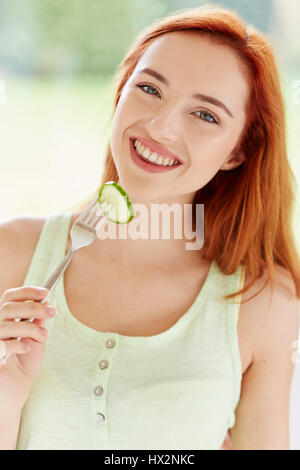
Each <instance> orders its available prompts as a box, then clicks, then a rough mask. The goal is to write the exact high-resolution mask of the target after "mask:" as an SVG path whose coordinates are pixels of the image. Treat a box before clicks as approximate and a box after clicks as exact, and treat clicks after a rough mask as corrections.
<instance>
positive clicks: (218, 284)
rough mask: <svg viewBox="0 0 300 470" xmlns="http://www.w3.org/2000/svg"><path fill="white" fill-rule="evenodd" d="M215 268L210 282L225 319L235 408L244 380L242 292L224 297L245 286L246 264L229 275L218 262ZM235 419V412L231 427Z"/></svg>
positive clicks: (214, 301) (216, 302)
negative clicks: (240, 332) (240, 331)
mask: <svg viewBox="0 0 300 470" xmlns="http://www.w3.org/2000/svg"><path fill="white" fill-rule="evenodd" d="M214 268H215V270H216V271H215V272H216V273H217V275H215V276H214V279H213V282H212V283H211V284H210V287H211V289H212V290H211V294H212V295H211V299H212V302H213V306H214V311H215V312H216V314H217V315H219V320H220V323H223V322H224V321H225V323H224V327H225V331H226V333H227V339H228V344H229V347H230V350H231V357H232V366H233V372H234V377H235V393H234V395H235V396H234V402H233V405H234V408H235V407H236V405H237V403H238V401H239V399H240V393H241V381H242V363H241V355H240V349H239V340H238V318H239V312H240V304H241V300H242V294H238V295H236V296H234V297H233V298H230V299H224V298H223V297H224V296H225V295H228V294H232V293H234V292H238V291H239V290H241V289H242V288H243V287H244V282H245V266H244V265H243V264H239V266H238V267H237V269H236V270H235V271H234V272H233V273H232V274H227V275H224V274H223V273H222V272H221V271H220V269H219V267H218V265H217V264H216V263H215V264H214ZM224 314H225V316H224ZM215 328H216V325H215ZM220 330H221V328H220ZM234 419H235V418H234V414H232V417H231V421H230V423H229V424H230V426H229V427H231V426H232V424H233V423H234Z"/></svg>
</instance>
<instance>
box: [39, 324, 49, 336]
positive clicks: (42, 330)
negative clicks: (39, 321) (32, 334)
mask: <svg viewBox="0 0 300 470" xmlns="http://www.w3.org/2000/svg"><path fill="white" fill-rule="evenodd" d="M40 330H41V333H42V335H45V336H46V334H47V333H48V330H46V328H43V327H42V326H40Z"/></svg>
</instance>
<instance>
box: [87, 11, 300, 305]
mask: <svg viewBox="0 0 300 470" xmlns="http://www.w3.org/2000/svg"><path fill="white" fill-rule="evenodd" d="M190 30H193V31H197V32H198V33H199V34H205V35H206V36H208V37H209V38H210V39H211V40H212V41H214V42H216V43H217V44H222V45H229V46H230V47H231V48H232V50H233V51H235V53H236V54H238V56H239V58H240V60H241V62H242V64H243V65H244V68H245V70H246V73H245V78H246V79H247V81H248V84H249V86H250V91H251V92H250V99H249V102H248V112H247V117H248V119H247V122H246V125H245V128H244V130H243V132H242V135H241V136H240V140H239V143H238V146H237V148H236V150H237V151H241V152H242V153H243V154H244V155H245V156H246V161H244V163H243V164H242V165H240V166H238V167H237V168H235V169H233V170H231V171H219V172H218V173H217V174H216V175H215V176H214V177H213V178H212V179H211V180H210V181H209V182H208V183H207V184H206V185H205V186H204V187H203V188H201V189H199V190H198V192H197V193H196V195H195V198H194V204H197V203H202V204H205V206H204V209H205V210H204V227H205V240H204V246H203V248H202V255H203V256H204V257H205V258H206V259H207V260H215V261H216V263H217V264H218V266H219V269H220V270H221V271H222V272H223V273H224V274H232V273H233V272H234V271H235V270H236V269H237V267H238V266H239V265H240V264H242V265H244V266H245V268H246V271H247V273H248V274H249V277H250V282H249V284H248V286H245V287H244V288H243V289H242V290H239V291H238V292H235V293H232V294H230V295H227V296H226V297H224V298H231V297H234V296H236V295H238V294H240V293H242V292H244V291H246V290H248V289H249V288H250V286H251V285H252V284H253V283H254V282H255V280H256V279H257V278H258V277H260V276H261V275H262V274H263V270H264V268H265V267H266V268H267V271H268V274H269V279H270V281H271V286H272V288H273V275H274V268H275V264H278V265H280V266H282V267H284V268H285V269H287V270H288V271H289V273H290V274H291V276H292V278H293V281H294V284H295V287H296V296H297V298H300V263H299V255H298V253H297V249H296V243H295V240H294V235H293V230H292V217H293V210H294V203H295V193H296V180H295V177H294V175H293V173H292V170H291V167H290V164H289V161H288V156H287V148H286V120H285V119H286V118H285V107H284V100H283V96H282V91H281V87H280V80H279V73H278V69H277V65H276V62H275V58H274V54H273V51H272V46H271V44H270V43H269V41H268V39H266V37H264V36H263V35H262V34H261V33H260V32H258V31H257V30H256V29H255V28H254V27H253V26H249V25H248V26H247V25H245V23H244V22H243V21H242V20H241V19H240V18H239V16H238V15H237V14H236V13H235V12H233V11H232V10H230V9H227V8H220V7H215V6H211V5H204V6H202V7H199V8H193V9H187V10H184V11H180V12H177V13H174V14H173V15H170V16H167V17H165V18H162V19H160V20H159V21H155V22H154V23H153V24H151V25H150V26H148V27H147V28H145V29H143V30H142V31H141V33H140V34H139V35H138V36H137V38H136V40H135V42H134V43H133V45H132V46H131V48H130V49H129V51H128V53H127V55H126V56H125V58H124V59H123V61H122V63H121V64H120V66H119V68H118V69H117V72H116V75H115V84H116V96H115V100H114V110H115V109H116V106H117V104H118V101H119V99H120V95H121V93H122V89H123V87H124V85H125V84H126V82H127V80H128V79H129V77H130V76H131V74H132V72H133V70H134V69H135V67H136V65H137V62H138V61H139V59H140V58H141V56H142V54H143V53H144V51H145V50H146V49H147V47H148V46H149V45H150V44H151V43H152V42H153V41H155V40H156V39H157V38H158V37H159V36H161V35H163V34H166V33H169V32H172V31H190ZM113 114H114V111H113ZM113 114H112V116H111V118H110V120H111V119H112V117H113ZM109 180H114V181H117V180H118V174H117V170H116V167H115V164H114V160H113V157H112V153H111V148H110V144H108V147H107V151H106V161H105V169H104V174H103V177H102V181H101V184H100V186H99V189H100V187H101V186H102V184H103V183H104V182H106V181H109ZM97 192H98V189H97ZM95 196H96V193H95V194H93V195H92V196H91V197H95ZM89 200H90V198H89ZM84 207H85V206H84ZM259 292H260V291H259ZM259 292H258V293H259ZM258 293H257V294H258ZM257 294H256V295H257Z"/></svg>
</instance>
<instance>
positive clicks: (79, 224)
mask: <svg viewBox="0 0 300 470" xmlns="http://www.w3.org/2000/svg"><path fill="white" fill-rule="evenodd" d="M97 201H98V198H96V199H94V200H93V201H92V202H91V203H90V204H89V205H88V207H87V208H86V209H85V210H84V211H83V212H82V213H81V214H80V216H79V217H78V218H77V219H76V221H75V222H74V224H73V225H72V228H71V231H70V235H71V240H72V246H71V248H70V250H69V251H68V253H67V254H66V256H65V257H64V259H63V260H62V262H61V263H60V264H59V265H58V267H57V268H56V269H55V271H54V272H53V273H52V274H51V276H50V277H49V278H48V279H47V281H46V282H45V284H44V285H43V286H42V287H45V288H46V289H48V290H49V293H48V295H47V296H46V297H45V298H44V299H43V300H42V301H41V304H44V303H45V302H47V300H48V297H49V296H50V295H51V294H52V292H53V290H54V289H55V287H56V286H57V284H58V282H59V280H60V278H61V277H62V275H63V273H64V272H65V270H66V269H67V267H68V265H69V263H70V261H71V259H72V258H73V256H74V253H76V251H78V250H80V248H83V247H85V246H89V245H91V244H92V243H93V241H94V240H95V237H96V226H97V224H98V222H99V221H100V219H101V217H102V215H105V214H104V213H101V210H100V206H99V205H97V207H96V208H94V206H95V205H96V204H97ZM104 207H105V210H106V209H107V208H109V206H107V205H106V206H104ZM99 210H100V214H99ZM20 320H21V319H20V318H16V319H15V321H20ZM33 320H34V318H31V319H30V320H25V321H30V322H33ZM21 339H22V337H19V338H17V341H20V340H21ZM9 356H10V354H6V356H4V357H2V358H1V362H2V363H3V362H6V361H7V359H8V358H9Z"/></svg>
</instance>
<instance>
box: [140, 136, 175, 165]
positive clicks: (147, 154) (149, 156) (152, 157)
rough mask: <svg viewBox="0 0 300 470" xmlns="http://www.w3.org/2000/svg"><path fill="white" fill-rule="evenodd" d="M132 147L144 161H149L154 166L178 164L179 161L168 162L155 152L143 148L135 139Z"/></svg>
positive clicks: (167, 159)
mask: <svg viewBox="0 0 300 470" xmlns="http://www.w3.org/2000/svg"><path fill="white" fill-rule="evenodd" d="M134 147H135V148H136V149H137V151H138V153H139V154H140V155H142V156H143V157H144V158H146V160H149V161H151V162H153V163H155V164H156V165H161V166H172V165H177V164H178V163H180V161H179V160H174V159H172V160H170V159H169V158H163V157H161V156H159V155H158V154H157V153H156V152H151V151H150V149H148V148H147V147H144V145H143V144H141V143H140V142H139V141H138V140H137V139H136V140H135V141H134Z"/></svg>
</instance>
